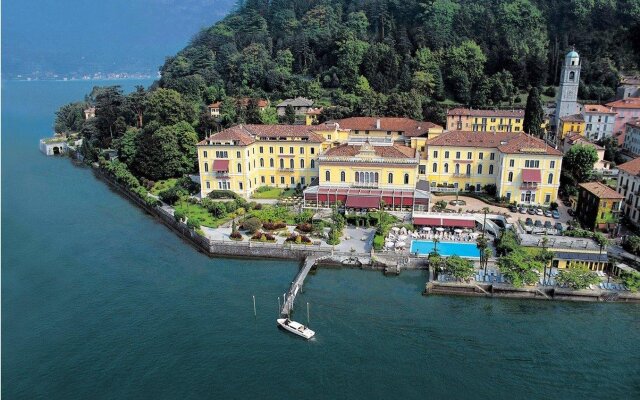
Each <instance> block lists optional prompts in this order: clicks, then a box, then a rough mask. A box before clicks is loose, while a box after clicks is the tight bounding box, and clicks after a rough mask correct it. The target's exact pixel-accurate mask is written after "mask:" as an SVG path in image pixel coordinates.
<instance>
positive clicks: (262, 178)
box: [260, 175, 265, 183]
mask: <svg viewBox="0 0 640 400" xmlns="http://www.w3.org/2000/svg"><path fill="white" fill-rule="evenodd" d="M260 182H262V183H265V181H264V175H262V176H261V177H260Z"/></svg>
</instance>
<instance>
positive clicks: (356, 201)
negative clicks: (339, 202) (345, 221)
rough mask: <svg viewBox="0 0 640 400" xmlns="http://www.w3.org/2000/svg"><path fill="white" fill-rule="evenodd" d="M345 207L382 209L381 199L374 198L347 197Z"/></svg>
mask: <svg viewBox="0 0 640 400" xmlns="http://www.w3.org/2000/svg"><path fill="white" fill-rule="evenodd" d="M345 206H346V207H348V208H378V207H380V198H379V197H372V196H347V202H346V204H345Z"/></svg>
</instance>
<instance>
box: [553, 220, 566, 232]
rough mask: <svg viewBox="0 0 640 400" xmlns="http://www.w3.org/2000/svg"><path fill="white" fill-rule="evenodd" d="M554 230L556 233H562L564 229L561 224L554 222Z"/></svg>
mask: <svg viewBox="0 0 640 400" xmlns="http://www.w3.org/2000/svg"><path fill="white" fill-rule="evenodd" d="M554 228H556V229H557V231H558V232H562V231H564V228H563V227H562V224H561V223H560V222H556V224H555V225H554Z"/></svg>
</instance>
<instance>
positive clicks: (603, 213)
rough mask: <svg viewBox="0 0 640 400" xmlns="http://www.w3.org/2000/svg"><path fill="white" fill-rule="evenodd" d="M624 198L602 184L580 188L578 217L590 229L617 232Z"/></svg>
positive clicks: (586, 185) (582, 184)
mask: <svg viewBox="0 0 640 400" xmlns="http://www.w3.org/2000/svg"><path fill="white" fill-rule="evenodd" d="M623 199H624V196H623V195H622V194H620V193H618V192H616V191H615V190H613V189H612V188H610V187H609V186H607V185H605V184H603V183H600V182H585V183H581V184H580V185H579V186H578V205H577V207H576V216H577V217H578V219H579V220H580V221H581V222H582V223H583V224H584V225H585V226H586V227H587V228H589V229H598V230H604V231H607V232H611V231H615V230H616V228H617V226H618V218H619V216H620V211H621V209H622V207H621V205H622V200H623Z"/></svg>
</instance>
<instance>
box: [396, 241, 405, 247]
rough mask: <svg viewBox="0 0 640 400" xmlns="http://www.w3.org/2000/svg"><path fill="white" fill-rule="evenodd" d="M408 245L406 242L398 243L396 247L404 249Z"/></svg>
mask: <svg viewBox="0 0 640 400" xmlns="http://www.w3.org/2000/svg"><path fill="white" fill-rule="evenodd" d="M406 245H407V244H406V243H405V242H396V247H404V246H406Z"/></svg>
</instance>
